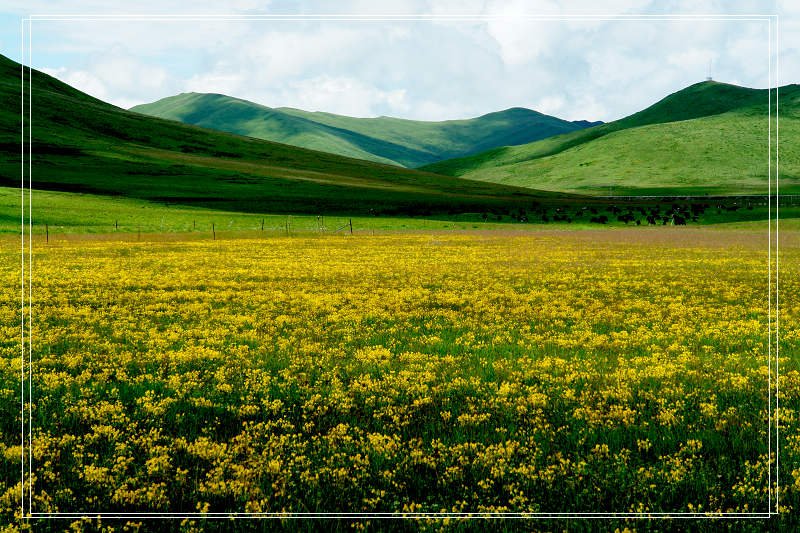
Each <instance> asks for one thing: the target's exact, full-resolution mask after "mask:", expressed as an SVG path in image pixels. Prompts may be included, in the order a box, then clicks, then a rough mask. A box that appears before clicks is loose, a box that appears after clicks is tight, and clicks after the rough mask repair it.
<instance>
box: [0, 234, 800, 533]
mask: <svg viewBox="0 0 800 533" xmlns="http://www.w3.org/2000/svg"><path fill="white" fill-rule="evenodd" d="M781 239H782V240H781V263H780V265H781V273H780V275H781V278H780V280H781V291H782V292H781V294H782V296H781V297H782V301H783V302H784V304H783V308H782V311H781V323H780V324H781V341H780V342H781V344H780V347H779V348H780V353H781V358H780V375H781V387H780V406H781V433H780V441H779V446H780V474H779V476H780V477H779V481H780V489H779V490H780V495H779V496H780V502H781V504H780V513H781V515H780V519H779V520H780V524H781V525H782V526H784V527H786V530H787V531H788V530H791V529H792V528H794V527H798V525H799V524H798V522H797V516H798V515H797V511H798V506H800V470H798V469H797V467H796V465H797V464H798V461H800V439H798V438H797V435H798V434H800V415H799V414H798V413H800V373H799V371H800V368H799V365H800V352H799V351H798V350H797V347H798V341H800V310H799V309H798V308H797V305H796V303H797V301H798V296H800V284H798V279H800V271H798V265H800V234H799V233H798V232H796V231H795V232H792V231H784V232H783V234H782V237H781ZM766 248H767V239H766V235H765V234H764V233H762V232H757V231H742V230H731V231H712V230H709V229H706V228H699V227H684V228H662V227H658V228H636V229H634V228H628V229H625V228H617V229H615V230H603V229H596V230H579V231H570V232H564V231H558V230H554V229H541V230H540V231H522V232H520V231H515V232H505V231H487V232H480V231H477V232H476V231H471V232H457V233H452V232H451V233H447V232H435V233H431V232H412V233H406V234H400V233H393V234H386V235H375V236H372V235H365V234H362V235H355V236H353V237H350V236H349V235H347V236H345V235H306V236H296V237H295V238H285V237H269V238H263V239H258V240H253V239H250V240H247V239H233V240H217V241H211V240H208V239H204V240H198V241H191V240H184V241H176V242H141V243H138V242H93V241H92V240H91V239H85V240H73V241H60V242H59V241H56V242H54V243H51V244H50V245H48V246H46V245H43V244H42V243H41V241H37V242H36V244H35V246H34V250H33V257H32V262H33V271H32V295H33V300H32V301H33V307H32V313H33V314H32V316H33V324H32V329H33V338H34V339H35V343H34V345H33V351H32V360H33V365H34V367H33V374H32V376H31V380H32V386H33V389H32V390H33V405H32V407H31V409H32V411H31V412H32V422H33V427H32V435H33V442H32V452H33V466H32V470H33V472H34V476H35V477H34V502H33V508H34V511H37V512H45V513H55V512H78V513H80V512H81V511H84V510H96V509H97V510H104V511H105V512H119V513H126V512H199V513H205V514H206V515H207V516H209V517H211V516H217V515H215V514H214V513H220V514H221V515H226V514H227V513H231V512H253V513H281V512H297V513H309V512H340V513H341V512H352V511H360V512H402V513H407V514H409V515H410V516H411V517H412V518H410V519H409V520H408V521H397V520H395V521H379V520H371V521H363V520H357V519H350V520H346V519H345V520H339V521H331V522H325V523H314V522H305V521H297V520H295V521H278V520H276V521H266V522H261V521H236V522H230V521H225V520H212V519H211V518H209V519H203V518H202V517H198V518H192V519H187V520H185V521H183V522H180V521H178V520H176V521H169V520H161V521H156V522H154V523H149V522H147V524H146V527H145V529H143V530H152V529H156V530H170V531H172V530H175V531H178V530H181V531H192V530H204V531H215V530H216V531H228V530H231V529H234V530H243V531H250V530H253V531H262V530H271V529H278V528H289V529H295V530H306V531H313V530H314V529H315V527H324V528H326V529H329V530H337V531H338V530H341V531H346V530H347V531H349V530H352V529H353V528H356V529H363V528H367V529H370V530H372V529H377V530H387V529H390V530H398V531H450V530H464V531H467V530H472V529H471V528H474V527H478V526H477V525H476V523H475V522H469V521H465V520H464V519H463V518H459V517H457V516H453V517H451V518H444V517H439V518H430V517H428V518H425V517H424V516H423V515H424V514H426V513H440V512H445V513H470V512H473V513H479V512H480V513H541V512H586V511H593V512H633V513H641V515H639V516H644V515H646V514H647V513H664V512H670V513H701V514H704V513H709V514H712V515H714V514H719V513H747V512H766V511H767V510H768V505H769V491H770V486H769V482H768V472H769V466H768V465H769V464H770V461H771V459H770V456H769V446H768V442H767V428H768V424H769V422H768V418H769V415H768V404H767V401H768V381H769V379H770V376H769V368H768V362H767V355H766V354H767V323H768V315H767V300H766V294H767V290H768V284H767V252H766ZM0 250H1V251H0V254H2V256H3V261H2V262H0V265H2V270H0V272H1V273H2V274H1V275H2V277H3V284H2V287H3V289H2V291H1V292H0V313H2V316H3V320H2V324H3V326H2V328H3V335H2V336H0V338H2V339H4V340H3V341H2V344H0V350H2V351H1V352H0V353H1V354H2V359H0V362H2V367H0V413H2V416H0V420H2V423H0V431H2V439H0V442H2V443H3V444H2V452H3V453H2V457H3V458H4V459H3V461H2V463H0V464H2V465H3V466H2V471H1V472H2V475H1V477H0V523H3V522H5V523H9V524H11V523H14V516H15V515H18V513H19V509H20V489H21V487H20V484H19V483H20V481H19V474H20V466H21V465H20V453H21V448H20V446H19V435H20V424H21V420H20V404H19V396H18V389H19V383H20V378H21V376H20V367H19V364H20V363H19V342H20V339H19V335H20V324H19V316H20V314H19V313H20V310H19V283H20V278H19V267H18V265H19V263H18V261H19V250H18V248H17V247H16V246H3V248H2V249H0ZM773 372H774V369H773ZM773 379H774V376H773ZM774 451H775V448H774V447H773V458H772V461H774V460H775V456H774ZM772 464H773V466H774V462H773V463H772ZM776 481H778V480H776V479H775V478H774V475H773V479H772V483H773V486H772V488H773V500H772V501H773V504H774V501H775V500H774V498H775V491H774V489H775V487H776ZM89 514H90V513H89ZM414 516H416V517H417V518H414ZM72 522H74V523H73V524H72V526H70V527H73V529H75V530H78V531H80V530H102V531H112V529H113V530H114V531H120V530H137V527H138V526H137V523H143V522H146V521H143V520H142V519H136V517H135V516H134V515H131V516H128V517H127V518H126V519H125V520H116V521H115V520H109V519H103V520H100V521H97V520H95V519H91V518H85V519H80V518H79V517H78V516H75V517H74V518H73V519H60V520H54V521H46V520H45V521H40V522H17V524H18V525H19V524H21V527H22V529H25V528H27V527H35V530H37V531H38V530H52V531H55V530H61V529H60V528H61V527H64V528H66V527H68V526H69V525H70V524H71V523H72ZM126 523H127V525H126ZM681 523H685V522H681ZM722 523H723V524H725V525H726V526H727V527H728V528H732V529H731V530H736V531H739V530H743V531H762V530H763V528H764V527H766V526H767V524H766V522H763V521H759V520H742V521H736V520H727V521H725V522H722ZM179 524H180V525H179ZM494 524H495V525H494V526H493V527H495V528H497V529H498V530H503V531H516V530H520V531H522V530H530V528H531V527H534V528H535V529H541V530H547V531H550V530H558V531H560V530H562V529H565V528H566V529H570V530H572V529H574V528H575V527H578V528H579V530H580V528H581V527H584V526H582V525H581V524H580V523H578V522H574V521H573V522H564V521H554V520H541V521H535V520H534V521H514V520H505V521H498V522H495V523H494ZM478 525H479V524H478ZM694 525H695V526H696V530H699V531H716V530H718V529H716V528H717V527H718V526H719V525H720V522H718V521H698V522H696V523H694ZM604 526H609V527H611V530H613V528H614V527H617V526H619V527H620V529H622V528H624V527H631V528H635V529H636V530H638V531H670V530H673V528H674V527H676V522H674V521H660V520H656V521H648V520H643V519H642V520H640V519H636V518H635V517H631V518H628V519H619V520H617V521H616V523H604ZM14 527H16V526H13V525H12V526H7V527H6V528H5V529H4V531H9V532H10V531H16V529H13V528H14ZM586 527H589V526H588V525H586Z"/></svg>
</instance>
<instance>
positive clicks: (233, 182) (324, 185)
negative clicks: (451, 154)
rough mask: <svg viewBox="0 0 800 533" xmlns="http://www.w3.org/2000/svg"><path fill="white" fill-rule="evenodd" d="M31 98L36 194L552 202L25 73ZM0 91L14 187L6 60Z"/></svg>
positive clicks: (441, 208) (189, 201)
mask: <svg viewBox="0 0 800 533" xmlns="http://www.w3.org/2000/svg"><path fill="white" fill-rule="evenodd" d="M26 94H30V92H29V91H27V90H26ZM32 94H33V102H34V105H33V114H34V118H35V120H34V126H33V128H32V132H33V146H32V147H31V151H32V153H33V162H32V172H33V176H32V180H33V181H32V184H33V187H34V188H37V189H49V190H61V191H71V192H92V193H97V194H106V195H119V196H124V197H128V198H137V199H140V200H149V201H154V202H161V203H170V204H182V205H192V206H197V207H205V208H211V209H215V210H228V211H240V212H257V213H305V214H314V215H316V214H318V213H324V214H335V213H343V214H347V215H357V214H371V213H382V214H386V215H407V214H414V215H418V214H442V213H445V214H447V213H458V212H476V211H481V210H485V209H490V208H496V209H503V210H508V209H511V208H517V207H520V206H530V205H532V204H533V203H535V202H538V201H540V200H541V199H542V198H543V197H545V196H549V197H554V195H552V194H542V195H539V194H536V193H531V191H530V190H527V189H524V188H517V187H506V186H498V185H495V184H486V183H477V182H465V181H464V180H459V179H456V178H446V177H442V176H438V175H435V174H429V173H424V172H418V171H413V170H408V169H404V168H399V167H396V166H391V165H384V164H379V163H373V162H368V161H363V160H359V159H350V158H346V157H341V156H337V155H334V154H329V153H323V152H317V151H313V150H307V149H303V148H297V147H294V146H288V145H284V144H278V143H272V142H268V141H263V140H258V139H252V138H246V137H242V136H238V135H233V134H229V133H223V132H218V131H213V130H208V129H205V128H200V127H196V126H188V125H183V124H179V123H176V122H174V121H167V120H162V119H158V118H153V117H148V116H144V115H141V114H138V113H131V112H128V111H125V110H123V109H120V108H117V107H115V106H112V105H110V104H106V103H104V102H101V101H99V100H97V99H94V98H92V97H90V96H88V95H86V94H84V93H81V92H80V91H77V90H75V89H73V88H71V87H69V86H67V85H65V84H63V83H61V82H59V81H57V80H55V79H54V78H52V77H50V76H47V75H45V74H43V73H40V72H37V71H34V82H33V92H32ZM0 96H2V99H3V101H4V102H5V103H7V104H8V105H4V106H3V107H2V109H1V110H0V153H2V155H3V157H2V158H0V185H4V186H10V187H16V186H18V185H19V183H20V177H19V175H20V168H21V167H20V144H19V143H20V127H21V123H20V115H19V109H20V101H19V96H20V65H19V64H18V63H15V62H13V61H10V60H8V59H6V58H1V59H0ZM26 126H27V124H26ZM26 181H27V177H26Z"/></svg>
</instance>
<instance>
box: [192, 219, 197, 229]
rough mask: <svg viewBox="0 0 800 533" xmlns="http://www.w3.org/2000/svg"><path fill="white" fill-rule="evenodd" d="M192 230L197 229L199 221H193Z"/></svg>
mask: <svg viewBox="0 0 800 533" xmlns="http://www.w3.org/2000/svg"><path fill="white" fill-rule="evenodd" d="M192 229H197V221H196V220H192Z"/></svg>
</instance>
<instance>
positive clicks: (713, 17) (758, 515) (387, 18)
mask: <svg viewBox="0 0 800 533" xmlns="http://www.w3.org/2000/svg"><path fill="white" fill-rule="evenodd" d="M131 20H133V21H148V22H156V21H157V22H165V21H228V22H230V21H250V20H265V21H294V22H300V21H338V22H345V21H347V22H391V21H396V22H402V21H472V22H477V21H491V20H530V21H559V20H569V21H576V20H577V21H637V22H641V21H658V22H664V21H666V22H673V21H693V20H697V21H709V22H723V21H733V20H736V21H749V22H755V21H759V22H767V23H768V34H769V38H768V41H769V42H768V49H769V52H768V53H769V83H768V86H767V90H768V92H767V94H768V104H767V105H768V113H767V116H768V141H767V142H768V195H767V204H768V207H767V213H768V238H769V250H768V319H767V328H768V341H767V347H768V354H767V356H768V369H769V370H768V376H769V377H768V379H769V389H768V390H769V395H768V402H767V403H768V413H769V414H768V420H769V426H768V430H767V442H768V452H767V453H768V461H767V468H768V482H767V483H768V484H767V492H768V494H769V498H768V499H769V503H768V510H767V511H766V512H746V513H736V512H731V513H695V512H666V513H640V512H563V513H562V512H552V513H548V512H541V513H402V512H378V513H358V512H353V513H245V512H229V513H216V512H211V513H197V512H194V513H148V512H141V513H138V512H123V513H106V512H99V513H97V512H63V513H62V512H59V513H39V512H33V480H32V477H33V469H32V465H33V451H32V446H31V445H30V444H31V442H32V437H33V435H32V426H33V411H32V403H33V402H32V398H33V396H32V387H33V381H32V373H33V370H32V369H33V364H32V350H33V347H32V346H33V342H32V333H31V332H30V327H31V324H32V322H33V311H32V309H33V285H32V280H31V275H32V274H31V273H32V268H33V260H32V256H33V239H32V220H33V215H32V208H31V204H32V190H33V189H32V186H31V185H32V170H33V168H32V164H31V162H32V139H33V133H32V131H33V130H32V119H31V117H32V115H33V103H32V96H31V92H32V90H30V91H28V116H27V118H28V122H27V125H28V137H27V142H28V154H27V155H28V160H27V162H28V277H27V282H28V300H27V301H28V336H27V338H28V346H27V347H28V362H27V377H28V385H27V389H26V384H25V377H26V362H25V339H26V336H25V325H26V324H25V280H26V277H25V162H26V160H25V142H26V137H25V124H26V123H25V118H26V117H25V81H26V78H25V70H26V68H27V71H28V78H27V79H28V81H29V82H30V81H31V80H32V56H31V49H32V37H31V36H32V29H33V25H32V23H33V21H42V22H44V21H60V22H97V21H105V22H108V21H131ZM779 22H780V17H779V15H778V14H738V15H720V14H685V15H680V14H679V15H641V14H629V15H626V14H619V15H501V16H497V15H430V14H423V15H351V14H345V15H290V14H288V15H287V14H284V15H278V14H276V15H237V14H229V15H169V14H166V15H144V14H143V15H134V14H131V15H102V14H95V15H92V14H87V15H82V14H77V15H76V14H64V15H58V14H42V15H36V14H33V15H29V16H28V17H24V18H23V19H22V20H21V45H22V47H21V61H20V66H21V70H22V80H21V112H22V113H21V118H22V122H21V134H22V135H21V137H22V142H21V155H22V177H21V185H22V187H21V192H20V195H21V219H20V226H21V267H22V268H21V270H22V273H21V277H20V285H21V319H22V320H21V350H22V352H21V357H20V359H21V370H22V374H21V380H20V381H21V383H20V384H21V392H22V395H21V414H22V417H21V418H22V428H21V441H22V450H21V459H22V464H21V480H22V483H21V492H22V494H21V496H22V498H21V509H22V518H25V519H31V518H83V517H88V518H119V519H126V518H127V519H140V518H156V519H178V518H198V519H203V518H218V519H219V518H225V519H230V518H292V519H302V518H355V519H362V518H400V519H404V518H454V517H457V518H484V519H497V518H512V519H523V518H524V519H535V518H540V519H576V518H586V519H596V518H616V519H623V518H633V519H637V518H638V519H643V518H690V519H691V518H727V519H737V518H755V519H763V518H770V517H772V516H775V515H778V513H779V495H780V483H779V470H778V464H779V463H778V460H779V455H780V446H779V440H778V429H779V424H778V414H779V413H778V401H779V396H778V394H779V391H780V388H779V379H780V374H779V371H778V362H779V360H778V346H779V337H778V335H779V330H778V326H779V322H778V311H779V309H778V302H779V299H778V288H779V278H778V265H779V263H778V253H779V248H778V243H779V239H778V237H779V232H778V231H779V224H778V222H779V203H780V197H779V194H778V191H779V189H778V182H779V179H778V178H779V174H778V170H779V168H780V166H779V156H780V151H779V143H780V120H779V113H778V96H779V94H778V91H779V87H780V77H779V76H780V71H779V68H778V67H779V59H778V58H779V57H780V46H779V45H780V41H779V36H780V33H779V32H780V30H779V27H780V24H779ZM26 24H27V37H28V47H27V53H28V56H27V63H28V65H27V67H26V66H25V59H26V58H25V52H26V48H25V36H26ZM773 26H774V27H775V33H774V36H775V48H774V52H775V72H774V74H775V76H774V78H773V60H772V57H773ZM773 79H774V84H775V85H774V87H773ZM31 86H32V85H31ZM773 90H774V91H775V94H776V98H775V108H776V111H775V121H776V128H775V130H776V131H775V133H776V140H775V161H774V163H775V248H776V250H775V330H774V331H775V337H774V343H775V376H776V377H775V390H774V398H773V385H772V363H773V360H772V343H773V329H772V320H773V316H772V298H773V294H772V223H773V221H772V165H773V159H772V153H773V151H772V91H773ZM26 392H27V400H28V413H27V414H28V424H27V430H28V435H27V436H28V440H27V444H28V457H27V462H26V457H25V446H26V440H25V436H26V435H25V429H26V423H25V400H26ZM773 402H774V404H775V420H774V423H775V430H774V431H775V451H776V453H775V461H774V462H775V465H774V469H775V488H774V492H775V504H774V510H773V504H772V495H773V494H772V493H773V488H772V471H773V465H772V463H773V459H772V431H773V428H772V426H773V417H772V405H773ZM26 466H27V482H28V483H27V489H28V490H27V504H28V506H27V513H26V506H25V504H26Z"/></svg>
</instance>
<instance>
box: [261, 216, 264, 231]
mask: <svg viewBox="0 0 800 533" xmlns="http://www.w3.org/2000/svg"><path fill="white" fill-rule="evenodd" d="M261 231H264V219H263V218H262V219H261Z"/></svg>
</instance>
